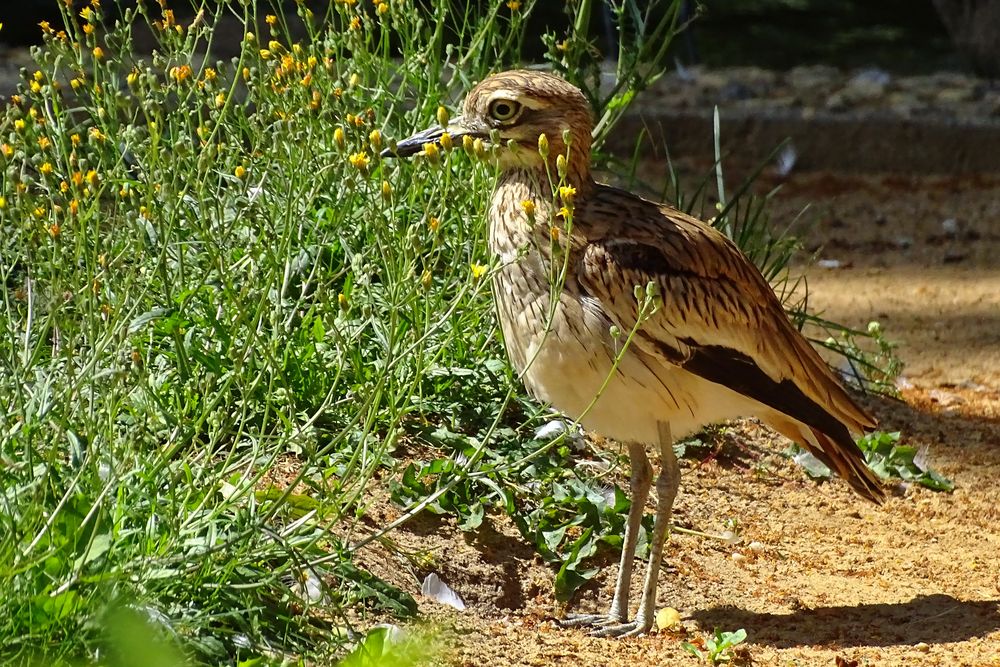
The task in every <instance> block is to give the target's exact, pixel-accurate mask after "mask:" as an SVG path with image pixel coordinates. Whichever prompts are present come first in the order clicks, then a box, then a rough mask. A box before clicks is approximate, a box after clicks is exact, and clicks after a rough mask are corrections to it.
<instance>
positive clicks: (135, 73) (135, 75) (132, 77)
mask: <svg viewBox="0 0 1000 667" xmlns="http://www.w3.org/2000/svg"><path fill="white" fill-rule="evenodd" d="M138 80H139V70H138V69H136V68H135V67H133V68H132V71H131V72H129V73H128V76H126V77H125V81H126V83H128V85H130V86H134V85H135V82H136V81H138ZM74 81H75V79H74Z"/></svg>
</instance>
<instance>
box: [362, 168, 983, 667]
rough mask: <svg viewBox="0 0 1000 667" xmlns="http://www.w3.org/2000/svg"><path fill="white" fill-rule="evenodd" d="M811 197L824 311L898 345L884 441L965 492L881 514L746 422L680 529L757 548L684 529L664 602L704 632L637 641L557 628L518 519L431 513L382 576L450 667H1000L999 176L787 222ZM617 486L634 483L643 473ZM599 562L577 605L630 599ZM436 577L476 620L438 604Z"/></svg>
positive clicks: (673, 550)
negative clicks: (923, 460) (899, 440)
mask: <svg viewBox="0 0 1000 667" xmlns="http://www.w3.org/2000/svg"><path fill="white" fill-rule="evenodd" d="M806 203H813V206H812V208H811V209H810V212H809V213H807V215H806V216H805V218H808V217H809V216H812V217H813V222H814V224H813V225H812V226H811V230H810V231H809V232H808V235H807V236H806V242H807V245H809V246H810V247H811V249H813V250H816V251H818V253H819V256H820V257H822V258H824V259H828V260H834V259H835V260H837V261H838V262H839V266H840V267H841V268H837V269H819V268H810V269H808V272H807V274H808V278H809V287H810V289H811V291H812V296H811V299H812V303H813V304H814V305H815V306H816V307H817V308H818V309H820V310H822V311H824V313H825V314H826V315H827V316H829V317H830V318H832V319H835V320H840V321H844V322H846V323H848V324H854V325H857V326H864V325H865V324H866V323H867V322H868V321H869V320H871V319H878V320H880V321H881V322H882V323H883V325H884V326H885V328H886V330H887V332H888V335H889V337H890V338H892V339H894V340H897V341H899V343H900V347H899V354H900V356H901V357H902V358H903V360H904V361H905V363H906V371H905V381H904V382H903V383H902V386H903V387H904V389H903V390H902V392H901V397H902V400H901V401H896V400H891V399H871V400H869V403H868V404H869V407H871V409H872V410H873V411H874V412H875V414H876V415H877V416H878V418H879V420H880V422H881V425H882V427H883V428H884V429H886V430H900V431H902V432H903V434H904V437H905V438H906V440H907V441H908V442H909V443H910V444H914V445H917V446H919V447H926V448H927V450H928V457H929V460H930V463H931V465H932V466H933V467H934V468H936V469H937V470H939V471H940V472H941V473H943V474H944V475H946V476H948V477H950V478H951V479H952V480H954V482H955V484H956V490H955V492H954V493H951V494H946V493H935V492H932V491H929V490H926V489H923V488H920V487H908V488H905V487H904V486H902V485H900V486H899V487H898V488H897V489H896V493H895V494H894V496H893V497H892V498H891V499H890V500H889V501H888V502H887V503H886V504H885V505H884V506H882V507H876V506H873V505H869V504H866V503H864V502H863V501H861V500H859V499H857V498H856V497H855V496H853V495H852V494H851V492H850V491H849V489H848V487H847V486H846V485H845V484H844V483H842V482H840V481H839V480H835V481H833V482H830V483H824V484H816V483H815V482H813V481H811V480H809V479H807V478H806V477H805V476H804V474H803V473H802V472H801V470H800V469H798V468H797V467H796V466H795V465H794V464H792V463H791V462H789V461H788V460H787V459H785V458H783V457H782V456H780V455H779V453H778V452H780V450H781V449H782V448H783V446H784V444H785V443H784V442H783V441H782V440H781V439H780V438H778V437H777V436H775V435H774V434H772V433H770V432H768V431H767V430H765V429H763V428H761V427H759V426H757V425H756V424H754V423H752V422H744V423H740V424H738V425H735V426H734V433H735V440H736V442H737V443H739V446H737V447H727V448H726V449H725V450H724V451H723V454H722V455H721V456H719V457H717V458H714V459H712V460H710V461H704V462H699V461H693V460H685V461H683V462H682V466H683V472H684V477H683V483H682V487H681V494H680V495H679V497H678V500H677V504H676V512H675V522H676V524H677V525H680V526H685V527H689V528H695V529H698V530H701V531H705V532H709V533H716V534H717V533H719V532H721V531H723V530H725V529H726V527H727V524H730V523H732V522H733V521H735V522H736V523H737V525H738V533H739V536H740V538H741V540H740V543H739V544H737V545H729V544H727V543H725V542H722V541H718V540H713V539H708V538H701V537H693V536H689V535H683V534H675V535H673V536H672V537H671V539H670V542H669V545H668V549H667V551H666V556H665V568H664V574H663V578H662V582H661V585H660V591H659V597H658V606H659V607H667V606H670V607H674V608H676V609H677V610H678V611H679V612H680V614H681V617H682V619H683V623H682V626H683V628H682V630H680V631H678V632H654V633H653V634H651V635H649V636H645V637H640V638H634V639H627V640H611V639H597V638H592V637H589V636H587V635H586V634H585V633H584V632H582V631H579V630H564V629H560V628H558V627H556V626H555V625H554V623H553V621H552V619H553V618H557V617H560V616H561V615H563V614H564V613H565V612H566V611H567V609H565V608H563V607H561V606H560V605H559V604H558V603H557V602H556V601H555V599H554V596H553V586H552V581H553V577H554V574H555V573H554V572H553V571H552V570H551V569H550V568H549V567H548V566H547V565H545V564H544V563H543V562H542V561H541V559H540V558H539V557H538V556H537V555H535V553H534V551H533V550H532V548H531V547H530V546H529V545H527V544H525V543H524V542H523V541H522V539H521V538H520V537H519V536H518V534H517V531H516V530H515V529H514V527H513V526H512V525H511V523H510V521H509V520H508V519H507V518H506V517H505V516H503V515H492V516H489V517H487V520H486V522H485V523H484V526H483V528H482V529H481V530H479V531H477V532H476V533H462V532H461V531H459V530H457V528H456V527H455V525H454V522H453V521H452V520H450V519H447V518H441V517H436V516H429V515H428V516H422V517H418V518H417V519H416V520H414V521H413V522H411V523H410V524H408V525H406V526H405V527H404V528H402V529H401V530H399V531H396V532H394V533H393V534H391V536H390V537H391V539H392V541H393V545H394V546H393V548H392V549H386V548H384V547H375V548H370V549H367V550H366V551H365V552H364V553H363V554H362V555H361V560H362V561H364V562H365V563H366V564H367V565H369V566H370V567H372V568H373V569H374V570H375V571H376V572H378V573H379V574H381V575H382V576H385V577H386V578H387V579H388V580H390V581H392V582H393V583H395V584H397V585H399V586H401V587H402V588H404V589H405V590H408V591H410V592H412V593H414V594H415V595H417V597H418V599H419V600H420V606H421V615H422V618H423V620H422V621H420V622H418V623H425V624H426V625H424V627H426V628H430V629H431V630H430V631H431V632H433V633H435V634H436V636H437V644H438V651H440V655H442V656H444V658H434V659H433V660H432V662H434V663H435V664H437V663H438V661H441V660H443V661H444V662H446V663H447V664H455V665H490V664H495V665H594V666H598V665H600V666H605V665H630V666H634V665H675V664H677V665H684V664H697V661H696V660H695V659H694V658H693V657H691V656H690V655H689V654H687V653H685V652H684V651H683V649H682V648H681V642H682V641H685V640H692V639H695V640H696V639H697V638H698V637H701V636H704V635H705V633H709V632H711V631H712V630H713V628H721V629H723V630H736V629H738V628H744V629H745V630H746V631H747V634H748V638H747V641H746V642H745V644H744V645H743V646H741V647H740V649H739V650H738V651H737V652H736V656H735V657H736V659H737V664H739V663H742V664H755V665H835V664H836V665H854V664H857V665H947V666H957V665H968V666H983V665H997V666H1000V559H998V554H1000V531H998V529H997V526H998V525H1000V507H998V503H997V492H996V488H997V482H996V480H997V479H998V478H1000V346H998V343H1000V235H998V231H1000V182H992V181H983V180H981V179H968V180H960V179H933V178H931V179H927V178H923V179H917V178H914V179H905V180H900V179H897V178H894V177H885V178H882V177H874V178H865V179H860V178H854V177H846V176H834V175H829V174H811V175H806V176H802V177H795V176H793V177H792V178H791V179H790V180H789V181H788V182H787V183H786V186H785V188H784V190H783V191H782V193H781V194H780V195H779V197H778V199H777V201H776V203H775V206H774V208H773V211H774V218H775V220H776V221H777V222H780V221H782V220H784V219H788V220H790V219H791V218H792V217H794V215H795V214H796V213H798V212H799V211H800V210H801V208H802V207H803V206H804V205H805V204H806ZM948 219H954V221H955V222H954V223H946V224H944V225H943V226H942V222H944V221H945V220H948ZM616 474H617V476H618V478H617V480H616V481H617V482H618V483H619V484H622V485H624V484H625V483H626V477H625V471H617V473H616ZM649 510H650V511H652V507H650V508H649ZM397 515H398V510H397V509H396V508H394V507H392V506H391V505H388V504H386V503H376V505H375V506H374V507H373V513H372V514H370V515H369V517H368V518H369V520H370V521H371V522H372V525H375V526H377V525H381V524H384V522H386V521H389V520H391V519H393V518H395V517H396V516H397ZM754 542H756V543H759V544H755V545H754V548H753V549H751V548H750V547H749V545H750V544H751V543H754ZM403 553H408V554H409V555H408V556H403V555H401V554H403ZM415 554H416V556H415ZM414 563H420V565H414ZM597 563H598V564H599V565H600V566H602V567H603V570H602V572H601V573H600V574H599V575H598V576H597V577H596V579H595V580H594V581H593V582H592V583H591V584H590V585H588V586H586V587H584V588H583V589H582V590H581V591H580V592H578V594H577V595H576V597H575V598H574V599H573V600H572V601H571V602H570V604H569V606H568V609H569V610H570V611H603V609H604V607H605V605H606V604H607V603H608V601H609V600H610V596H611V593H612V586H613V582H614V577H615V574H616V571H617V555H616V554H615V553H613V552H612V551H611V550H606V551H603V552H601V553H600V554H599V555H598V557H597ZM637 569H638V570H639V571H637V572H636V574H635V582H634V590H638V589H639V586H640V579H641V568H637ZM430 571H435V572H437V573H438V574H439V575H440V576H441V578H442V579H443V580H444V581H445V582H447V583H448V584H449V585H450V586H452V587H453V588H454V589H455V590H456V591H457V592H458V593H459V594H460V595H461V596H462V598H463V599H464V600H465V602H466V604H467V605H468V608H467V610H466V611H465V612H461V613H460V612H455V611H452V610H450V609H447V608H444V607H441V606H440V605H438V604H436V603H434V602H431V601H429V600H427V599H425V598H421V597H420V596H419V583H418V582H419V580H420V579H421V578H422V577H423V576H424V575H425V574H426V573H427V572H430ZM634 604H635V603H633V608H634ZM435 654H437V651H435Z"/></svg>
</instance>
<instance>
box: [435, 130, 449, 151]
mask: <svg viewBox="0 0 1000 667" xmlns="http://www.w3.org/2000/svg"><path fill="white" fill-rule="evenodd" d="M438 141H439V142H440V143H441V148H443V149H444V150H445V152H448V151H450V150H451V149H452V143H451V135H450V134H448V133H447V132H444V133H443V134H442V135H441V138H440V139H438Z"/></svg>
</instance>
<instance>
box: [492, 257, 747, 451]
mask: <svg viewBox="0 0 1000 667" xmlns="http://www.w3.org/2000/svg"><path fill="white" fill-rule="evenodd" d="M508 277H511V276H508ZM511 284H512V283H510V282H508V281H506V280H502V279H501V280H500V281H499V282H498V284H497V298H498V300H500V303H499V305H500V320H501V326H502V329H503V333H504V338H505V340H506V344H507V350H508V353H509V355H510V358H511V361H512V363H513V364H514V367H515V368H516V369H517V370H518V371H519V373H520V374H521V378H522V380H523V381H524V383H525V386H527V388H528V389H529V391H531V393H532V395H534V396H535V397H536V398H537V399H539V400H541V401H545V402H547V403H550V404H551V405H552V406H553V407H555V408H556V409H557V410H559V411H561V412H563V413H564V414H565V415H566V416H568V417H570V418H573V419H578V420H579V421H580V423H581V424H582V425H583V426H584V427H585V428H587V429H589V430H591V431H594V432H596V433H599V434H601V435H603V436H605V437H608V438H613V439H615V440H619V441H623V442H630V441H631V442H641V443H645V444H650V445H654V444H657V443H658V440H659V436H658V433H659V430H658V429H659V426H658V424H659V423H660V422H666V423H668V424H669V426H670V432H671V435H672V437H674V438H681V437H684V436H685V435H688V434H690V433H692V432H694V431H697V430H698V429H700V428H701V427H702V426H704V425H706V424H710V423H713V422H718V421H724V420H726V419H732V418H734V417H738V416H741V415H750V414H755V413H757V412H758V411H759V410H758V409H759V408H760V407H761V406H759V405H758V404H757V403H756V402H754V401H752V400H750V399H747V398H746V397H744V396H741V395H739V394H737V393H735V392H733V391H731V390H729V389H727V388H726V387H723V386H721V385H717V384H714V383H711V382H708V381H706V380H703V379H701V378H699V377H698V376H696V375H692V374H691V373H688V372H687V371H685V370H683V369H681V368H680V367H678V366H674V365H671V364H667V363H666V362H662V361H660V360H658V359H655V358H652V357H650V356H647V355H643V354H641V353H639V352H638V351H637V350H633V349H632V348H629V349H626V350H625V351H624V352H621V347H622V345H623V343H624V340H625V338H626V337H627V335H628V332H622V334H621V336H620V338H619V340H617V341H616V340H615V339H613V338H612V336H611V334H610V323H609V322H608V321H607V319H606V318H605V317H604V315H603V314H602V313H601V311H600V308H599V305H598V304H597V303H596V302H593V301H590V300H589V299H588V298H587V297H584V298H582V299H578V298H576V297H574V296H572V295H570V294H568V293H567V292H565V291H564V292H563V294H562V295H561V297H560V299H559V302H560V303H559V307H558V308H557V309H555V312H554V314H550V313H549V312H548V308H547V304H548V298H547V296H546V297H542V298H535V299H534V300H524V299H523V298H522V299H519V298H517V296H516V295H515V294H511V293H510V291H509V288H510V286H511ZM616 359H617V365H616Z"/></svg>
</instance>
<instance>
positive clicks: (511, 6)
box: [507, 0, 521, 12]
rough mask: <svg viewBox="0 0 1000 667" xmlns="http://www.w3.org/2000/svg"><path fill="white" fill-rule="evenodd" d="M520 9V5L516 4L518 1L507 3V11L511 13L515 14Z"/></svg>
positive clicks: (513, 0) (511, 0) (512, 0)
mask: <svg viewBox="0 0 1000 667" xmlns="http://www.w3.org/2000/svg"><path fill="white" fill-rule="evenodd" d="M520 8H521V3H520V2H518V0H510V2H508V3H507V9H509V10H510V11H512V12H516V11H517V10H519V9H520Z"/></svg>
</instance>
